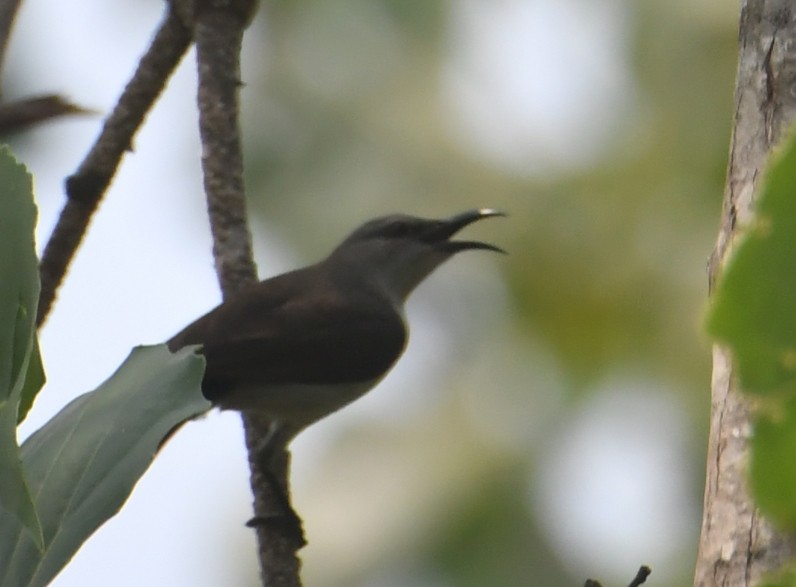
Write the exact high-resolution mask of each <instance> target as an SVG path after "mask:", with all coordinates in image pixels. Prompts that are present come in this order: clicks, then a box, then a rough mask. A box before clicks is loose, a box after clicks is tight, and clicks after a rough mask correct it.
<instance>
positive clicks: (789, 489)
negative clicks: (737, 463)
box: [749, 396, 796, 530]
mask: <svg viewBox="0 0 796 587" xmlns="http://www.w3.org/2000/svg"><path fill="white" fill-rule="evenodd" d="M780 407H781V409H780V410H778V411H777V413H773V414H766V415H763V414H761V415H760V416H759V417H758V421H757V423H756V425H755V434H754V436H753V437H752V452H751V460H750V464H749V474H750V484H751V488H752V492H753V494H754V495H755V498H756V501H757V504H758V506H759V507H760V509H761V511H762V512H763V513H764V514H766V515H767V516H768V517H769V518H770V519H771V520H773V521H774V522H776V523H777V524H778V525H779V526H780V527H784V528H788V529H790V530H793V529H796V500H794V498H793V496H794V495H796V467H794V466H793V463H794V456H796V397H794V396H791V397H790V399H789V400H788V401H787V402H782V403H781V406H780Z"/></svg>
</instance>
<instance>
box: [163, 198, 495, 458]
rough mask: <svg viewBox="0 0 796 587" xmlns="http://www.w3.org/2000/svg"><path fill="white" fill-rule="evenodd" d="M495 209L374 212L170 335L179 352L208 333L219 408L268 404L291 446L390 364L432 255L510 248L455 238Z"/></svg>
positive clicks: (206, 390) (206, 349)
mask: <svg viewBox="0 0 796 587" xmlns="http://www.w3.org/2000/svg"><path fill="white" fill-rule="evenodd" d="M495 216H505V214H504V213H503V212H500V211H498V210H495V209H491V208H480V209H474V210H468V211H465V212H462V213H459V214H455V215H453V216H450V217H448V218H443V219H426V218H420V217H416V216H409V215H405V214H393V215H389V216H383V217H379V218H375V219H373V220H370V221H368V222H366V223H364V224H362V225H361V226H360V227H359V228H357V229H356V230H354V231H353V232H352V233H351V234H350V235H349V236H348V237H346V238H345V239H344V240H343V241H342V242H341V243H340V244H339V245H338V246H337V247H335V248H334V250H332V252H331V253H330V254H329V255H328V256H327V257H326V258H325V259H323V260H321V261H319V262H317V263H315V264H313V265H309V266H307V267H304V268H301V269H296V270H294V271H289V272H287V273H283V274H280V275H277V276H275V277H271V278H269V279H265V280H264V281H260V282H259V283H257V284H255V285H253V286H251V287H249V288H247V289H245V290H243V291H241V292H240V293H239V294H238V295H236V296H234V297H232V298H231V299H229V300H227V301H224V302H223V303H222V304H220V305H219V306H217V307H216V308H215V309H213V310H211V311H210V312H208V313H207V314H205V315H204V316H202V317H200V318H199V319H197V320H196V321H194V322H193V323H191V324H189V325H188V326H186V327H185V328H184V329H183V330H182V331H180V332H179V333H177V334H176V335H174V336H173V337H172V338H171V339H170V340H169V341H168V342H167V345H168V347H169V349H170V350H171V351H172V352H176V351H177V350H179V349H181V348H183V347H186V346H188V345H201V346H200V351H199V352H201V353H202V354H203V355H204V357H205V361H206V367H205V373H204V377H203V380H202V394H203V395H204V396H205V397H206V398H207V399H208V400H210V402H212V404H213V405H214V406H217V407H219V408H221V409H231V410H239V411H242V412H246V411H253V412H257V413H259V414H264V415H266V416H267V417H268V419H269V420H270V421H272V422H273V423H274V425H275V427H276V428H275V430H274V434H278V436H279V438H280V443H282V445H283V446H285V445H287V443H289V442H290V441H291V440H292V439H293V438H294V437H295V436H296V435H297V434H298V433H299V432H301V431H302V430H304V429H305V428H307V427H308V426H310V425H311V424H313V423H315V422H317V421H318V420H321V419H322V418H324V417H325V416H328V415H329V414H332V413H334V412H336V411H337V410H339V409H340V408H342V407H344V406H346V405H348V404H350V403H351V402H353V401H354V400H356V399H357V398H359V397H361V396H362V395H364V394H365V393H366V392H368V391H369V390H371V389H372V388H373V387H375V386H376V385H377V384H378V383H379V382H380V381H381V380H382V379H383V378H384V377H385V376H386V375H387V373H388V372H389V371H390V369H391V368H392V367H393V366H394V365H395V363H396V362H397V361H398V359H399V358H400V356H401V355H402V353H403V351H404V349H405V347H406V343H407V339H408V328H407V320H406V316H405V312H404V304H405V302H406V300H407V298H408V297H409V295H410V294H411V293H412V291H413V290H414V289H415V288H416V287H417V286H418V285H419V284H420V283H421V282H423V281H424V280H425V279H426V277H428V276H429V275H430V274H431V273H432V272H433V271H434V270H435V269H436V268H437V267H439V266H440V265H442V264H443V263H444V262H445V261H447V260H448V259H450V258H451V257H453V256H455V255H457V254H458V253H460V252H463V251H469V250H487V251H494V252H498V253H505V251H504V250H503V249H501V248H500V247H497V246H495V245H492V244H488V243H485V242H480V241H473V240H454V239H453V238H452V237H454V235H456V234H457V233H458V232H459V231H460V230H461V229H463V228H464V227H466V226H468V225H470V224H472V223H474V222H476V221H478V220H482V219H485V218H491V217H495Z"/></svg>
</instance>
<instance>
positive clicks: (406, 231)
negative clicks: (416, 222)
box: [384, 222, 412, 238]
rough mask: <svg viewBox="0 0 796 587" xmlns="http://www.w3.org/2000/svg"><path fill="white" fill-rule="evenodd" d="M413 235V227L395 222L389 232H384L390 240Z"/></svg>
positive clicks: (405, 223)
mask: <svg viewBox="0 0 796 587" xmlns="http://www.w3.org/2000/svg"><path fill="white" fill-rule="evenodd" d="M411 233H412V226H411V225H409V224H408V223H407V222H395V223H393V224H392V225H390V228H389V230H386V231H385V232H384V234H385V236H387V237H388V238H404V237H406V236H409V235H410V234H411Z"/></svg>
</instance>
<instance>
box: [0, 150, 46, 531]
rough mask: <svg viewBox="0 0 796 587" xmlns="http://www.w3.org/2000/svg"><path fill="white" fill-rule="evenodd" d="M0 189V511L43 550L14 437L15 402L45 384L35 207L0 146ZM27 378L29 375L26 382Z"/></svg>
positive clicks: (29, 398) (27, 183) (26, 183)
mask: <svg viewBox="0 0 796 587" xmlns="http://www.w3.org/2000/svg"><path fill="white" fill-rule="evenodd" d="M0 186H2V187H0V284H2V287H0V506H2V507H4V508H6V509H7V510H8V511H10V512H13V513H14V515H15V516H16V517H17V519H18V520H19V521H21V522H22V523H23V524H24V526H25V527H26V528H27V529H28V531H30V533H31V536H32V537H33V538H34V540H35V541H36V542H37V543H38V544H39V545H40V546H42V545H43V543H42V534H41V527H40V525H39V521H38V518H37V516H36V510H35V508H34V506H33V501H32V498H31V496H30V493H29V492H28V489H27V486H26V484H25V477H24V475H23V471H22V465H21V463H20V457H19V446H18V445H17V436H16V425H17V422H18V421H19V419H20V415H21V412H20V410H19V404H20V398H21V397H22V395H23V393H24V395H25V411H27V408H28V407H29V406H30V404H31V403H32V402H33V398H34V397H35V394H36V392H38V390H39V389H40V388H41V385H40V383H43V381H44V378H43V372H42V371H41V361H40V359H39V356H38V345H37V344H36V342H35V341H36V331H35V327H36V325H35V322H36V305H37V303H38V298H39V268H38V262H37V259H36V251H35V246H34V241H33V239H34V237H33V230H34V228H35V225H36V206H35V205H34V203H33V185H32V181H31V177H30V174H29V173H28V172H27V170H26V169H25V167H24V166H23V165H21V164H20V163H18V162H17V161H16V160H15V159H14V157H13V156H12V155H11V153H10V152H9V150H8V148H7V147H4V146H3V147H0ZM34 348H35V349H36V351H35V356H34V351H33V349H34ZM29 374H30V375H32V376H33V377H31V378H30V379H28V378H27V376H28V375H29ZM36 379H38V380H40V381H36Z"/></svg>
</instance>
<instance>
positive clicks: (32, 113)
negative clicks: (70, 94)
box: [0, 94, 93, 136]
mask: <svg viewBox="0 0 796 587" xmlns="http://www.w3.org/2000/svg"><path fill="white" fill-rule="evenodd" d="M68 114H93V112H92V111H91V110H87V109H85V108H82V107H80V106H77V105H75V104H72V103H71V102H69V101H67V100H66V99H64V98H62V97H61V96H58V95H55V94H53V95H48V96H35V97H33V98H24V99H22V100H17V101H15V102H9V103H6V104H0V136H7V135H10V134H12V133H15V132H19V131H22V130H25V129H26V128H28V127H30V126H33V125H35V124H38V123H39V122H43V121H45V120H49V119H51V118H57V117H60V116H66V115H68Z"/></svg>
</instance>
